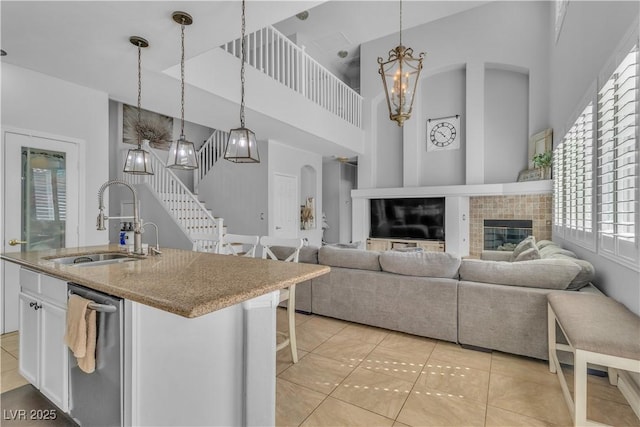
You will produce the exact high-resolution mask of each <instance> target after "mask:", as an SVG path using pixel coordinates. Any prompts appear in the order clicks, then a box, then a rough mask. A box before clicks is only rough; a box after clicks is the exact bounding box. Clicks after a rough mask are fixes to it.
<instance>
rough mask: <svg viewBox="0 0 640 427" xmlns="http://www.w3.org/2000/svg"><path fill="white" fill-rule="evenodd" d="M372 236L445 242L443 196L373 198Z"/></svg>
mask: <svg viewBox="0 0 640 427" xmlns="http://www.w3.org/2000/svg"><path fill="white" fill-rule="evenodd" d="M370 237H374V238H376V237H377V238H389V239H394V238H395V239H420V240H444V197H429V198H410V199H371V231H370Z"/></svg>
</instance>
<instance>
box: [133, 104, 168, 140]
mask: <svg viewBox="0 0 640 427" xmlns="http://www.w3.org/2000/svg"><path fill="white" fill-rule="evenodd" d="M123 115H124V142H126V143H129V144H137V143H138V135H140V139H141V140H142V141H144V140H147V141H149V145H150V146H151V147H153V148H159V149H163V150H168V149H169V145H170V144H171V139H172V129H173V119H172V118H171V117H167V116H163V115H161V114H157V113H153V112H151V111H147V110H141V114H140V120H139V121H138V112H137V109H136V108H134V107H131V106H129V105H126V104H125V106H124V109H123Z"/></svg>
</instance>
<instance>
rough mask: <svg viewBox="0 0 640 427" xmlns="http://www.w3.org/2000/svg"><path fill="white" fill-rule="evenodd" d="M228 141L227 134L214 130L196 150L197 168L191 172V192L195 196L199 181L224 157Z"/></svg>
mask: <svg viewBox="0 0 640 427" xmlns="http://www.w3.org/2000/svg"><path fill="white" fill-rule="evenodd" d="M228 139H229V133H228V132H224V131H221V130H216V131H214V132H213V133H212V134H211V136H210V137H209V139H207V140H206V141H205V143H204V144H202V147H200V149H199V150H198V153H197V154H196V155H197V156H198V165H199V168H198V169H196V170H194V171H193V192H194V193H195V194H198V184H199V183H200V181H202V179H203V178H204V177H205V176H206V175H207V173H208V172H209V171H210V170H211V168H212V167H213V165H215V164H216V162H217V161H218V160H220V159H221V158H223V157H224V149H225V147H226V145H227V140H228Z"/></svg>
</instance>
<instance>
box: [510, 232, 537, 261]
mask: <svg viewBox="0 0 640 427" xmlns="http://www.w3.org/2000/svg"><path fill="white" fill-rule="evenodd" d="M535 247H536V238H535V237H533V236H529V237H527V238H526V239H524V240H523V241H521V242H520V243H518V244H517V245H516V247H515V249H514V250H513V252H511V258H510V259H509V261H515V259H516V258H517V257H518V255H520V254H521V253H522V252H524V251H526V250H527V249H531V248H535Z"/></svg>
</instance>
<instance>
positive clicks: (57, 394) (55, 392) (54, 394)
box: [40, 302, 69, 412]
mask: <svg viewBox="0 0 640 427" xmlns="http://www.w3.org/2000/svg"><path fill="white" fill-rule="evenodd" d="M41 304H42V309H41V310H40V316H41V319H40V327H41V330H42V334H41V347H40V391H41V392H42V394H44V395H45V396H46V397H48V398H49V400H51V401H52V402H53V403H54V404H56V406H58V407H59V408H60V409H62V410H63V411H65V412H66V411H67V409H68V399H67V396H68V384H69V382H68V375H67V372H68V364H67V362H68V354H69V353H68V350H67V346H66V345H65V343H64V334H65V331H66V321H65V319H66V310H64V309H62V308H59V307H56V306H55V305H52V304H50V303H47V302H42V303H41Z"/></svg>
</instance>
